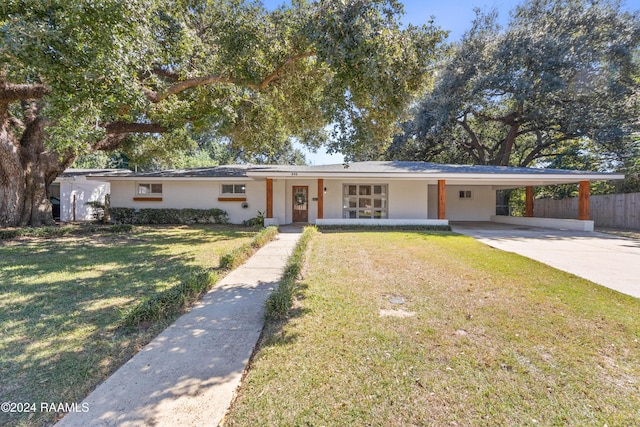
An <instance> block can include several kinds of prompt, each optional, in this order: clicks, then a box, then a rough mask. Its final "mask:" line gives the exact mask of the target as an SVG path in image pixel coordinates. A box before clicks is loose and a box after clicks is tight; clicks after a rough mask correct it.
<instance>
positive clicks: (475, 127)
mask: <svg viewBox="0 0 640 427" xmlns="http://www.w3.org/2000/svg"><path fill="white" fill-rule="evenodd" d="M639 48H640V19H639V16H638V13H637V12H636V13H629V12H623V11H622V10H621V8H620V4H619V3H618V2H615V1H608V0H594V1H586V0H530V1H528V2H526V3H523V4H522V5H521V6H519V7H517V8H516V9H515V10H514V11H513V12H512V15H511V20H510V22H509V24H508V26H507V27H506V28H504V29H503V28H501V27H500V26H499V25H498V24H497V22H496V14H495V13H481V12H479V11H478V12H477V17H476V20H475V21H474V23H473V26H472V28H471V30H470V31H468V32H467V33H466V35H465V36H464V37H463V39H462V41H461V42H460V43H459V44H458V45H457V46H456V48H455V49H454V51H453V54H452V56H451V58H450V59H449V60H448V61H447V62H446V63H445V64H444V65H443V67H442V68H441V69H440V70H439V72H438V79H437V81H436V84H435V88H434V90H433V91H432V92H430V93H429V95H428V96H427V97H426V99H424V100H423V101H422V103H421V104H420V106H419V108H418V109H417V111H416V115H415V119H414V120H412V121H410V122H406V123H404V133H403V135H402V136H400V137H397V138H396V140H395V142H394V144H393V145H392V147H391V149H390V151H389V152H388V155H389V156H390V157H396V158H400V157H403V158H420V159H422V160H433V159H436V160H441V161H454V162H461V163H475V164H489V165H505V166H506V165H518V166H528V165H531V164H534V163H535V162H538V161H541V160H544V161H548V159H549V158H554V157H556V156H558V155H560V154H562V153H564V152H566V151H567V150H570V149H571V150H575V146H576V144H580V145H581V146H582V147H583V149H584V150H588V149H589V144H594V145H595V146H597V149H598V151H599V152H603V153H612V154H614V155H617V156H618V157H619V159H620V161H624V156H625V154H627V153H630V152H632V150H629V147H627V146H626V144H628V142H629V141H630V139H629V138H628V136H629V134H630V133H631V132H632V131H633V128H634V126H637V119H638V117H640V109H639V106H640V96H639V95H640V94H639V87H640V85H639V83H640V58H639V55H638V53H639ZM592 146H593V145H592Z"/></svg>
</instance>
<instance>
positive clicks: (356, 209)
mask: <svg viewBox="0 0 640 427" xmlns="http://www.w3.org/2000/svg"><path fill="white" fill-rule="evenodd" d="M343 200H344V203H343V206H342V216H343V218H369V219H371V218H374V219H380V218H387V186H386V185H377V184H376V185H371V184H346V185H345V186H344V187H343Z"/></svg>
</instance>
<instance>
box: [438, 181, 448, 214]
mask: <svg viewBox="0 0 640 427" xmlns="http://www.w3.org/2000/svg"><path fill="white" fill-rule="evenodd" d="M445 184H446V181H445V180H444V179H439V180H438V219H447V187H446V185H445Z"/></svg>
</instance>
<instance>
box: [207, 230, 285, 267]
mask: <svg viewBox="0 0 640 427" xmlns="http://www.w3.org/2000/svg"><path fill="white" fill-rule="evenodd" d="M277 235H278V229H277V228H276V227H267V228H265V229H263V230H260V232H259V233H258V234H256V235H255V237H254V238H253V240H251V242H250V243H245V244H244V245H242V246H240V247H238V248H235V249H234V250H232V251H231V252H229V253H227V254H225V255H223V256H222V257H221V258H220V268H222V269H224V270H231V269H234V268H236V267H238V266H239V265H241V264H242V263H243V262H245V261H246V260H248V259H249V258H250V257H251V255H253V254H254V253H255V252H256V251H257V250H258V249H260V248H261V247H263V246H264V245H266V244H267V243H269V242H270V241H272V240H273V239H275V238H276V236H277Z"/></svg>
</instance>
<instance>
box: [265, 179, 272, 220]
mask: <svg viewBox="0 0 640 427" xmlns="http://www.w3.org/2000/svg"><path fill="white" fill-rule="evenodd" d="M266 217H267V218H273V179H272V178H267V216H266Z"/></svg>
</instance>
